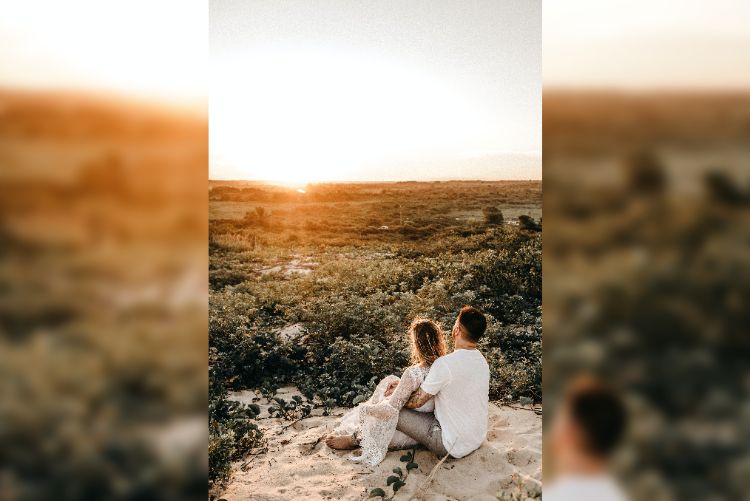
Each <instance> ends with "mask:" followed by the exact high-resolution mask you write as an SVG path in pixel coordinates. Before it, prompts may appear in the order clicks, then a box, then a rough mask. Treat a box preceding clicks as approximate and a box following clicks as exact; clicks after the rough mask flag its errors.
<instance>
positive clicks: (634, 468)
mask: <svg viewBox="0 0 750 501" xmlns="http://www.w3.org/2000/svg"><path fill="white" fill-rule="evenodd" d="M581 87H582V89H581V90H576V89H571V88H567V89H565V90H558V89H554V88H547V89H545V93H544V125H543V127H544V215H545V228H544V261H543V262H544V378H543V381H544V396H545V404H546V406H545V416H552V415H554V414H555V412H556V405H555V404H556V401H557V399H559V398H560V396H561V395H562V394H563V392H564V391H565V389H566V387H568V386H569V384H570V382H571V381H572V380H573V379H575V378H576V377H577V376H579V375H581V374H589V375H594V376H596V377H597V378H599V379H601V380H603V381H605V382H606V383H608V384H610V385H611V386H613V387H615V388H617V389H618V390H619V391H620V392H621V394H622V396H623V398H624V399H625V401H626V403H627V406H628V409H629V415H630V420H629V421H630V425H629V429H628V434H627V439H626V441H625V444H624V446H623V447H622V450H621V451H620V453H619V454H618V455H617V456H616V457H615V460H614V462H613V471H614V472H615V473H616V475H617V476H618V477H619V478H620V480H621V482H622V483H623V485H624V486H625V487H626V490H627V491H628V492H629V493H630V495H631V496H632V498H633V499H650V500H653V499H681V500H685V499H744V497H746V496H747V493H748V492H749V491H750V483H749V482H750V398H749V397H750V365H749V364H748V361H750V335H749V332H750V331H749V330H748V329H749V328H750V307H749V306H750V252H749V249H750V246H749V245H748V244H750V93H744V92H728V91H727V92H722V91H698V90H685V91H680V92H676V91H662V90H653V91H649V90H638V91H596V90H587V89H585V86H583V85H582V86H581ZM546 452H547V450H545V453H546ZM545 467H546V468H547V467H549V468H548V471H547V472H546V473H550V474H553V473H554V469H555V467H556V465H555V464H554V458H553V457H550V458H549V460H548V458H547V457H545Z"/></svg>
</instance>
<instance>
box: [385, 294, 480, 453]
mask: <svg viewBox="0 0 750 501" xmlns="http://www.w3.org/2000/svg"><path fill="white" fill-rule="evenodd" d="M486 328H487V320H486V319H485V317H484V315H483V314H482V313H481V312H480V311H479V310H477V309H476V308H473V307H471V306H464V307H463V308H461V311H460V312H459V313H458V318H457V319H456V322H455V324H454V325H453V330H452V331H451V335H452V336H453V347H454V349H453V352H452V353H449V354H448V355H445V356H442V357H440V358H438V359H437V360H436V361H435V362H434V363H433V364H432V366H431V367H430V372H429V374H428V375H427V378H426V379H425V380H424V382H423V383H422V385H421V386H420V388H418V389H417V390H416V391H415V392H414V393H413V394H412V396H411V398H409V401H408V402H407V403H406V405H405V406H404V409H402V410H401V412H400V413H399V417H398V425H397V426H396V429H397V430H399V431H401V432H402V433H405V434H406V435H408V436H410V437H411V438H413V439H414V440H416V441H417V442H419V443H420V444H422V445H424V446H425V447H427V448H428V449H429V450H431V451H432V452H434V453H435V454H437V455H438V456H440V457H443V456H445V455H447V454H449V455H450V456H451V457H453V458H461V457H464V456H466V455H467V454H470V453H471V452H473V451H475V450H476V449H478V448H479V446H480V445H482V442H483V441H484V439H485V437H486V435H487V421H488V406H489V386H490V369H489V366H488V365H487V361H486V360H485V359H484V356H482V354H481V353H480V352H479V350H477V343H478V342H479V340H480V339H481V337H482V336H483V335H484V331H485V330H486ZM392 391H393V389H389V391H388V392H386V395H388V394H389V393H390V392H392ZM431 398H434V399H435V413H434V415H433V414H430V413H423V412H416V411H414V410H412V409H416V408H417V407H421V406H422V405H424V404H425V403H426V402H427V401H428V400H430V399H431Z"/></svg>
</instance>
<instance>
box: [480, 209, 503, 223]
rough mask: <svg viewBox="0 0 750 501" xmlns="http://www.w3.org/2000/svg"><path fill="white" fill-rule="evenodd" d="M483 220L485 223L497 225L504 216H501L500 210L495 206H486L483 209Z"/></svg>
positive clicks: (501, 221)
mask: <svg viewBox="0 0 750 501" xmlns="http://www.w3.org/2000/svg"><path fill="white" fill-rule="evenodd" d="M483 212H484V222H485V224H487V225H493V226H494V225H498V224H503V221H505V218H504V217H503V213H502V211H500V209H498V208H497V207H487V208H486V209H484V211H483Z"/></svg>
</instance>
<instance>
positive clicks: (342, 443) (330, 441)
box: [325, 435, 359, 451]
mask: <svg viewBox="0 0 750 501" xmlns="http://www.w3.org/2000/svg"><path fill="white" fill-rule="evenodd" d="M325 441H326V445H327V446H328V447H330V448H331V449H337V450H340V451H350V450H352V449H356V448H357V447H359V444H357V441H356V440H355V439H354V437H353V436H352V435H328V436H327V437H326V438H325Z"/></svg>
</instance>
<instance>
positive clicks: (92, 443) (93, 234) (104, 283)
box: [0, 88, 208, 500]
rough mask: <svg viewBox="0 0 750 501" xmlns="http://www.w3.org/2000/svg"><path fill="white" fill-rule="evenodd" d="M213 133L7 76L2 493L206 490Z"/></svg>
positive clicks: (1, 155) (139, 495)
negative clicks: (11, 81)
mask: <svg viewBox="0 0 750 501" xmlns="http://www.w3.org/2000/svg"><path fill="white" fill-rule="evenodd" d="M207 139H208V126H207V118H206V114H205V110H197V111H196V110H195V109H194V108H193V109H192V110H190V111H188V110H186V109H183V108H179V107H176V106H166V105H162V104H159V103H154V102H151V103H150V104H145V103H144V102H143V101H139V100H135V99H129V98H128V99H126V98H116V97H95V96H92V95H87V94H85V93H84V92H82V91H81V92H74V91H66V92H63V91H60V92H54V91H33V92H32V91H28V90H24V89H19V88H16V89H4V90H0V165H2V170H1V171H0V242H2V244H1V245H0V254H1V255H2V261H1V262H0V499H8V500H15V499H18V500H20V499H58V500H74V499H108V500H113V499H174V500H183V499H189V498H196V499H205V492H206V491H205V489H206V475H207V465H206V452H205V444H206V440H207V438H206V433H207V432H206V405H207V397H206V394H207V382H206V364H207V352H206V341H207V334H206V332H207V331H206V326H207V280H208V278H207V252H206V242H207V201H206V196H205V193H206V182H207V181H206V179H207V158H208V144H207V142H208V141H207Z"/></svg>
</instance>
